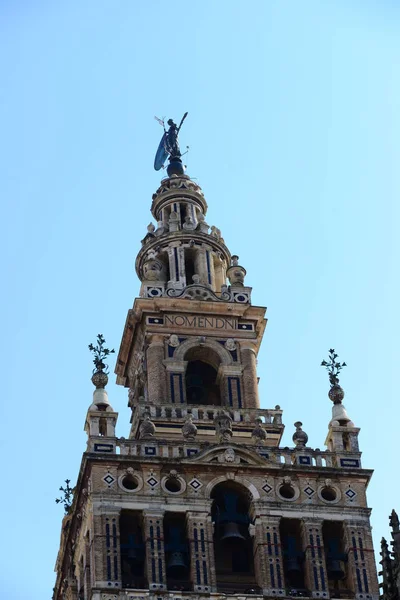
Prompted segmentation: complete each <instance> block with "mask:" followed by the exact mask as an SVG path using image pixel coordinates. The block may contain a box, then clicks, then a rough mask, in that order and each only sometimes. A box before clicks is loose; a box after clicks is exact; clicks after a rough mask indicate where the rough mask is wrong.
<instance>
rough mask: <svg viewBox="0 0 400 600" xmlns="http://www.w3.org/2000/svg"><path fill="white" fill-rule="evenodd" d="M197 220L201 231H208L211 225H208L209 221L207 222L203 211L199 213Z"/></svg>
mask: <svg viewBox="0 0 400 600" xmlns="http://www.w3.org/2000/svg"><path fill="white" fill-rule="evenodd" d="M197 221H198V225H197V229H199V230H200V231H201V233H208V230H209V229H210V226H209V225H208V223H206V220H205V217H204V215H203V214H202V213H200V214H198V215H197Z"/></svg>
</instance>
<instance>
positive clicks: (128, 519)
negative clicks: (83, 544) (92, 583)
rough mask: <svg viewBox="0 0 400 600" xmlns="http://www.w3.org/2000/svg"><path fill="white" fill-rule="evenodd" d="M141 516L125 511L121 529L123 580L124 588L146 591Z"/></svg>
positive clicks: (121, 517)
mask: <svg viewBox="0 0 400 600" xmlns="http://www.w3.org/2000/svg"><path fill="white" fill-rule="evenodd" d="M140 517H141V515H140V513H139V512H137V511H133V510H123V511H122V512H121V516H120V521H119V527H120V534H121V542H120V543H121V579H122V587H123V588H139V589H146V588H147V587H148V584H147V581H146V577H145V558H146V556H145V545H144V542H143V536H142V529H141V518H140Z"/></svg>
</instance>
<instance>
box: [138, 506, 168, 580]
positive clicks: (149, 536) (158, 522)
mask: <svg viewBox="0 0 400 600" xmlns="http://www.w3.org/2000/svg"><path fill="white" fill-rule="evenodd" d="M163 518H164V512H163V511H150V510H149V511H145V512H144V513H143V530H144V539H145V543H146V571H147V581H148V582H149V590H151V591H153V590H154V591H155V590H165V589H167V576H166V568H165V552H164V523H163Z"/></svg>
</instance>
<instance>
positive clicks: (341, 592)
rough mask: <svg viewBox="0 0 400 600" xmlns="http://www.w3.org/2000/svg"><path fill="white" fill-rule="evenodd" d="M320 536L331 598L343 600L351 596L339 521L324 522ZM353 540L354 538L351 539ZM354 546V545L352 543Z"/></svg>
mask: <svg viewBox="0 0 400 600" xmlns="http://www.w3.org/2000/svg"><path fill="white" fill-rule="evenodd" d="M322 534H323V539H324V547H325V560H326V572H327V575H328V585H329V593H330V595H331V597H335V598H343V597H349V596H348V594H350V595H351V591H350V589H349V588H350V587H351V584H350V582H349V581H348V566H347V554H346V553H345V551H344V550H345V546H344V532H343V524H342V523H341V522H339V521H324V524H323V526H322ZM353 539H354V540H355V538H353ZM354 545H356V543H355V541H354Z"/></svg>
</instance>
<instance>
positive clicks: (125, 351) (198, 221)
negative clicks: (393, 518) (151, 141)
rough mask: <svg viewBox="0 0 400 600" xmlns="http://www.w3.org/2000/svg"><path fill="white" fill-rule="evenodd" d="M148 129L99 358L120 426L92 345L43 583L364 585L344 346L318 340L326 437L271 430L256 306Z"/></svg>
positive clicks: (369, 590)
mask: <svg viewBox="0 0 400 600" xmlns="http://www.w3.org/2000/svg"><path fill="white" fill-rule="evenodd" d="M175 128H176V126H175ZM176 129H177V131H179V129H178V128H176ZM168 135H170V137H171V136H172V138H171V139H172V141H171V139H170V138H166V137H165V136H168ZM174 135H175V137H174ZM163 140H164V141H163ZM163 140H162V145H160V148H161V150H160V149H159V153H160V154H161V157H162V158H165V157H164V156H163V150H164V151H165V152H166V153H167V154H169V156H170V162H169V166H168V177H166V178H165V179H163V180H162V181H161V185H160V187H159V188H158V189H157V191H156V192H155V194H153V198H152V205H151V212H152V215H153V218H154V221H155V223H156V225H155V224H153V223H151V224H150V225H149V226H148V227H147V233H146V235H145V237H144V239H143V240H142V245H141V249H140V251H139V253H138V256H137V259H136V272H137V275H138V277H139V279H140V281H141V287H140V295H139V297H138V298H136V299H135V301H134V304H133V307H132V308H131V309H130V310H129V311H128V315H127V319H126V324H125V328H124V331H123V335H122V341H121V345H120V349H119V353H118V356H117V361H116V369H115V372H116V374H117V383H118V384H119V385H123V386H125V387H126V388H127V392H128V404H129V407H130V408H131V424H130V432H129V436H128V437H127V438H124V437H119V438H118V437H116V434H115V426H116V420H117V416H118V415H117V413H116V412H115V411H114V410H113V409H112V407H111V405H110V403H109V401H108V396H107V392H106V391H105V385H106V383H107V377H106V374H105V370H106V368H105V363H104V361H103V358H104V356H105V355H104V348H103V346H101V347H100V348H99V347H98V348H97V350H96V351H97V355H96V357H97V358H95V361H96V359H97V362H95V373H94V375H93V378H92V381H93V383H94V385H95V386H96V390H95V392H94V398H93V402H92V403H91V404H90V406H89V410H88V413H87V418H86V423H85V430H86V432H87V435H88V445H87V450H86V452H85V453H84V455H83V459H82V464H81V469H80V472H79V477H78V482H77V485H76V488H75V493H74V498H73V501H72V503H71V504H70V505H67V506H66V512H67V514H66V516H65V518H64V521H63V527H62V536H61V546H60V551H59V554H58V559H57V565H56V570H57V581H56V586H55V588H54V596H53V598H54V600H61V599H65V600H77V599H79V600H117V599H119V598H121V599H122V598H125V599H126V598H128V599H129V600H145V599H146V598H149V599H151V600H167V599H168V600H189V599H193V600H201V599H203V598H204V600H206V599H208V598H218V599H219V598H240V599H241V600H242V599H244V598H247V597H251V598H257V599H258V600H261V598H262V597H267V598H273V597H281V598H289V597H293V596H296V597H309V598H349V599H353V598H357V599H359V600H372V599H373V600H377V598H378V588H377V578H376V570H375V564H374V556H373V548H372V539H371V528H370V523H369V515H370V509H369V508H368V507H367V502H366V496H365V490H366V487H367V485H368V482H369V479H370V477H371V474H372V473H371V471H370V470H367V469H364V468H362V466H361V454H360V451H359V447H358V432H359V429H357V428H356V427H355V426H354V424H353V423H352V421H351V420H350V418H349V417H348V415H347V412H346V410H345V408H344V406H343V404H342V400H343V396H344V392H343V390H342V388H341V387H340V386H339V383H338V381H339V380H338V378H337V374H338V372H339V371H340V369H341V368H342V367H343V366H344V364H340V363H338V360H337V355H336V354H335V353H334V351H331V354H330V358H329V360H328V361H324V363H323V364H324V366H326V367H327V369H328V371H329V377H330V384H331V387H330V393H329V396H330V398H331V400H332V401H333V402H334V407H333V416H332V419H331V421H330V423H329V428H328V436H327V440H326V444H327V450H325V451H321V450H319V449H318V448H317V449H313V448H311V447H309V446H308V445H307V443H308V436H307V434H306V433H305V432H304V431H303V429H302V423H301V422H300V421H298V422H296V423H295V432H294V435H293V438H292V439H293V443H294V446H293V447H291V448H289V447H281V445H280V443H281V437H282V434H283V429H284V426H283V424H282V410H281V409H280V407H279V406H275V407H273V408H269V409H268V408H260V399H259V394H258V378H257V369H256V361H257V353H258V350H259V347H260V344H261V341H262V337H263V334H264V330H265V326H266V319H265V312H266V309H265V308H262V307H258V306H253V305H252V304H251V288H250V287H248V286H247V285H246V282H245V276H246V270H245V269H244V267H242V266H240V264H239V258H238V256H236V255H233V256H232V255H231V254H230V251H229V250H228V248H227V246H226V245H225V242H224V240H223V238H222V235H221V232H220V230H219V229H218V228H217V227H215V226H212V227H210V226H209V225H208V224H207V221H206V217H207V203H206V200H205V198H204V195H203V192H202V190H201V188H200V187H199V185H198V184H197V183H195V182H194V181H192V180H191V179H190V178H189V177H188V176H187V175H185V174H184V171H183V166H182V163H181V160H180V153H179V147H178V145H177V133H176V130H172V125H170V130H169V131H168V132H167V131H166V132H165V134H164V137H163ZM174 144H175V146H174ZM174 152H175V154H174ZM156 160H157V157H156ZM156 164H157V163H156ZM103 342H104V340H103ZM102 352H103V354H102ZM107 352H108V353H109V351H107ZM106 354H107V353H106Z"/></svg>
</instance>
